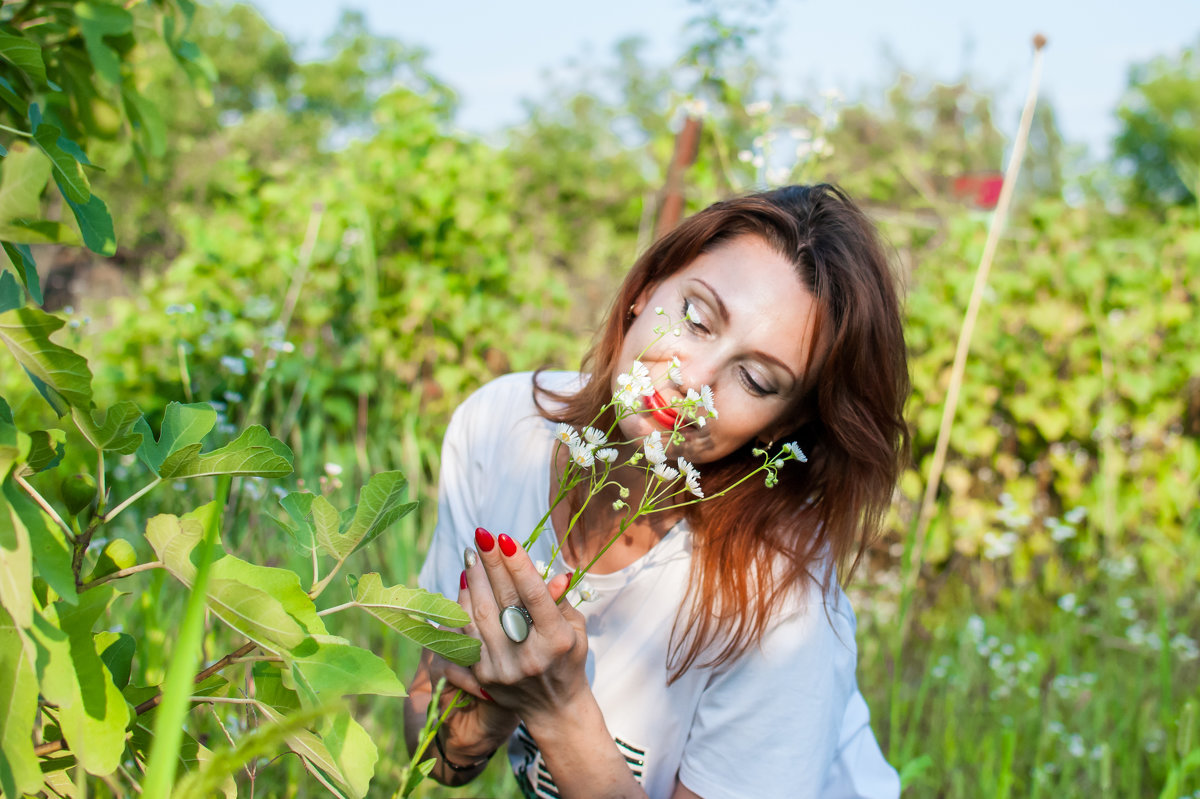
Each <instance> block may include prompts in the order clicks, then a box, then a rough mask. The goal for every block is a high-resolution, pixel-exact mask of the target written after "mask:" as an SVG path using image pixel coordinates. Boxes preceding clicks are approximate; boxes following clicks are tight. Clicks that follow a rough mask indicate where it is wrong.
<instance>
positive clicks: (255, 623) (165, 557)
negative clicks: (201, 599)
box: [146, 514, 326, 653]
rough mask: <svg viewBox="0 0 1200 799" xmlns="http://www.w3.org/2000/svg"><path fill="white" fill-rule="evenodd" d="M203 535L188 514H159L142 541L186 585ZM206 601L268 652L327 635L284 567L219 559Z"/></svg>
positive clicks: (292, 577) (216, 612) (292, 574)
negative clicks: (145, 539) (192, 556)
mask: <svg viewBox="0 0 1200 799" xmlns="http://www.w3.org/2000/svg"><path fill="white" fill-rule="evenodd" d="M202 535H203V525H202V524H201V522H200V521H199V520H198V519H197V518H195V517H194V515H192V514H189V515H188V516H185V517H183V518H182V519H181V518H179V517H176V516H172V515H170V514H162V515H159V516H155V517H154V518H152V519H151V520H150V521H149V522H148V523H147V525H146V538H147V539H148V540H149V541H150V545H151V546H152V547H153V548H154V551H155V553H156V554H157V555H158V558H159V560H161V561H162V562H163V563H164V564H165V565H166V567H167V570H168V571H170V572H171V573H172V574H173V575H175V577H177V578H178V579H179V580H181V581H182V582H184V583H185V584H187V585H188V586H190V585H191V584H192V580H193V578H194V577H195V573H196V569H195V566H193V565H192V561H191V553H192V550H193V549H194V548H195V547H196V545H197V544H198V543H199V541H200V538H201V536H202ZM207 598H208V604H209V607H210V608H211V609H212V611H213V613H215V614H216V615H217V616H218V617H220V618H221V620H222V621H224V622H225V623H226V624H228V625H229V626H231V627H233V628H234V629H235V630H238V631H239V632H241V633H242V634H243V635H245V636H246V637H247V638H250V639H251V640H252V641H254V642H256V643H258V644H259V645H260V646H262V647H263V648H265V649H268V650H270V651H272V652H278V653H284V652H288V651H290V650H292V649H294V648H296V647H298V646H300V645H301V644H302V643H304V641H305V640H306V639H308V638H309V637H310V636H312V635H325V634H326V630H325V625H324V623H323V622H322V621H321V617H320V616H318V615H317V609H316V606H314V605H313V602H312V600H311V599H309V598H308V594H306V593H305V592H304V590H303V589H302V588H301V587H300V578H299V577H297V576H296V573H295V572H293V571H290V570H287V569H274V568H269V567H266V566H257V565H255V564H252V563H247V562H246V561H244V560H240V559H239V558H235V557H233V556H232V555H225V556H223V557H219V558H218V559H217V560H216V561H215V562H214V563H213V565H212V572H211V575H210V579H209V584H208V592H207Z"/></svg>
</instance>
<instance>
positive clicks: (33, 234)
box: [0, 219, 81, 247]
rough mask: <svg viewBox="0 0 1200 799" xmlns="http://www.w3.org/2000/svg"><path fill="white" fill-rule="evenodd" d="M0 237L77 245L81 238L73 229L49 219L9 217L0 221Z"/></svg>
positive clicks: (22, 243)
mask: <svg viewBox="0 0 1200 799" xmlns="http://www.w3.org/2000/svg"><path fill="white" fill-rule="evenodd" d="M0 239H7V240H8V241H10V242H13V241H16V242H21V243H20V244H19V245H15V246H20V247H26V246H28V245H30V244H70V245H71V246H73V247H74V246H78V245H79V243H80V241H81V239H80V238H79V234H78V233H76V232H75V229H74V228H72V227H70V226H69V225H64V224H63V223H62V222H54V221H51V220H49V219H10V220H8V221H7V222H0Z"/></svg>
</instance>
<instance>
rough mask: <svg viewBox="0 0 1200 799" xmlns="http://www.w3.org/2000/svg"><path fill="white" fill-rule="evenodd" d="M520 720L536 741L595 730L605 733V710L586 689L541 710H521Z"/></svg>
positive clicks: (606, 728) (559, 739)
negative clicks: (567, 699) (601, 708)
mask: <svg viewBox="0 0 1200 799" xmlns="http://www.w3.org/2000/svg"><path fill="white" fill-rule="evenodd" d="M521 720H522V721H523V722H524V723H525V729H527V730H529V734H530V735H531V736H532V737H533V739H534V740H535V741H550V740H556V741H561V740H565V739H566V738H568V737H572V736H578V735H583V736H587V735H588V734H589V733H593V732H597V731H603V733H604V735H605V736H607V735H608V725H607V724H605V722H604V714H603V713H602V712H601V711H600V705H599V704H598V703H597V702H596V697H595V695H593V694H592V692H591V691H585V692H584V693H582V694H580V695H578V696H576V697H574V698H572V699H571V700H569V701H567V702H560V703H558V704H556V705H554V706H552V707H549V708H547V709H546V710H545V711H544V712H538V711H526V712H523V713H522V714H521Z"/></svg>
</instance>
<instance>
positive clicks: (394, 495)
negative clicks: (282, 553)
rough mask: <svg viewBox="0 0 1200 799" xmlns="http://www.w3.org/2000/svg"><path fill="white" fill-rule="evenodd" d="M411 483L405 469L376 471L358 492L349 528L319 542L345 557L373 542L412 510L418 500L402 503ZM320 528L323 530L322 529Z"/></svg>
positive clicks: (335, 554) (334, 555)
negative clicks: (406, 477)
mask: <svg viewBox="0 0 1200 799" xmlns="http://www.w3.org/2000/svg"><path fill="white" fill-rule="evenodd" d="M407 485H408V480H406V479H405V477H404V474H403V473H402V472H398V471H395V472H380V473H378V474H375V475H372V476H371V479H370V480H368V481H367V484H366V485H365V486H363V488H362V491H360V492H359V495H358V505H357V506H356V508H355V510H354V517H353V519H352V520H351V521H350V523H349V524H347V525H346V526H345V529H343V530H342V531H341V533H340V534H338V535H336V536H328V537H327V538H326V539H325V540H322V539H321V538H320V537H318V543H320V544H321V548H322V549H324V550H325V551H326V552H327V553H328V554H330V555H332V556H333V557H335V558H337V559H338V560H344V559H345V558H346V557H347V556H348V555H349V554H350V553H352V552H354V551H355V550H357V549H360V548H362V547H363V546H365V545H366V544H368V543H370V542H371V541H372V540H373V539H374V538H375V537H376V536H378V535H379V534H380V533H382V532H383V531H384V530H386V529H387V528H388V526H389V525H391V524H392V523H393V522H395V521H396V520H397V519H399V518H401V517H402V516H405V515H407V514H409V513H411V512H412V510H413V509H414V508H416V506H417V505H416V503H415V502H411V503H408V504H406V505H402V504H400V503H401V500H402V499H403V498H404V489H405V488H406V487H407ZM318 532H319V531H318Z"/></svg>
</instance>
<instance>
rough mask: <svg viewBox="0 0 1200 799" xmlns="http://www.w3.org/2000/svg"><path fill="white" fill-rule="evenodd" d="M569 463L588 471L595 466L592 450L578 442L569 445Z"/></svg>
mask: <svg viewBox="0 0 1200 799" xmlns="http://www.w3.org/2000/svg"><path fill="white" fill-rule="evenodd" d="M571 461H572V462H573V463H574V464H575V465H576V466H579V467H580V468H583V469H590V468H592V467H593V466H594V465H595V464H596V458H595V456H594V455H593V454H592V448H591V447H589V446H588V445H587V444H585V443H583V442H582V441H578V440H577V441H576V442H575V443H574V444H572V445H571Z"/></svg>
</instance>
